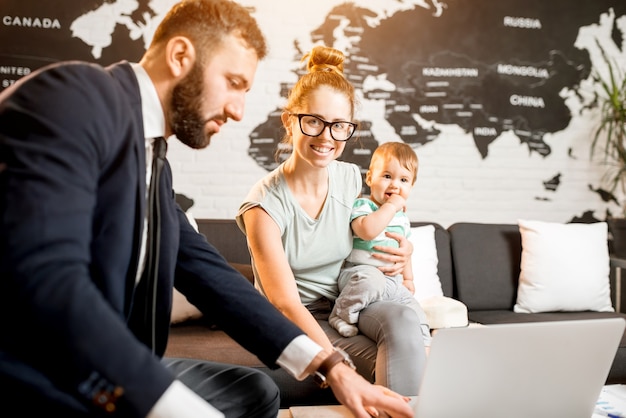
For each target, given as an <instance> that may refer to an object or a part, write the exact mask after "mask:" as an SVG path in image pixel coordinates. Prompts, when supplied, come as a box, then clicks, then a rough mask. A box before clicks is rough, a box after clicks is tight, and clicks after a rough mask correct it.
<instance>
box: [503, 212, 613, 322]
mask: <svg viewBox="0 0 626 418" xmlns="http://www.w3.org/2000/svg"><path fill="white" fill-rule="evenodd" d="M518 224H519V229H520V234H521V237H522V258H521V265H520V269H521V271H520V277H519V285H518V289H517V301H516V304H515V306H514V307H513V310H514V311H515V312H521V313H535V312H555V311H566V312H569V311H600V312H612V311H613V307H612V305H611V291H610V284H609V271H610V267H609V250H608V241H607V238H608V227H607V224H606V222H598V223H593V224H581V223H571V224H561V223H552V222H542V221H531V220H524V219H521V220H519V221H518Z"/></svg>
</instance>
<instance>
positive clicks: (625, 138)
mask: <svg viewBox="0 0 626 418" xmlns="http://www.w3.org/2000/svg"><path fill="white" fill-rule="evenodd" d="M598 47H599V48H600V51H601V53H602V57H603V59H604V64H605V65H606V68H605V72H604V73H605V74H607V75H605V76H603V75H602V73H601V72H600V71H599V70H598V69H593V70H592V71H593V72H592V77H593V79H594V81H595V82H596V83H598V85H599V86H600V92H599V94H598V95H597V102H598V106H599V108H600V122H599V124H598V126H597V127H596V129H595V132H594V136H593V141H592V143H591V157H592V158H593V156H594V151H596V150H601V151H602V163H603V164H604V165H605V167H606V171H605V173H604V175H603V177H602V181H603V183H604V184H606V185H607V186H608V190H609V191H610V192H611V193H615V192H617V193H618V194H619V197H620V198H621V199H622V203H621V212H620V214H619V216H615V215H613V216H609V217H608V219H607V222H608V223H609V228H610V231H611V235H612V236H613V242H612V246H613V252H614V253H615V254H616V255H619V256H621V257H626V202H624V201H623V200H624V196H626V77H625V71H624V69H623V68H621V67H620V66H619V65H618V63H617V62H616V61H615V60H614V59H611V57H609V56H608V55H607V54H606V53H605V51H604V49H603V48H602V47H601V46H600V44H599V43H598ZM620 231H621V232H620ZM622 237H623V238H622Z"/></svg>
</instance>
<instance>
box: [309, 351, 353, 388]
mask: <svg viewBox="0 0 626 418" xmlns="http://www.w3.org/2000/svg"><path fill="white" fill-rule="evenodd" d="M339 363H343V364H345V365H347V366H348V367H350V368H351V369H352V370H356V366H355V365H354V363H353V362H352V360H351V359H350V356H349V355H348V353H346V352H345V351H343V350H342V349H341V348H337V347H334V349H333V352H332V353H331V354H330V355H329V356H328V357H326V358H325V359H324V361H322V364H320V366H319V367H318V368H317V370H316V371H315V374H313V380H314V381H315V383H317V384H318V385H319V387H321V388H322V389H325V388H327V387H328V386H329V384H328V380H326V376H327V375H328V372H330V369H332V368H333V367H335V366H336V365H337V364H339Z"/></svg>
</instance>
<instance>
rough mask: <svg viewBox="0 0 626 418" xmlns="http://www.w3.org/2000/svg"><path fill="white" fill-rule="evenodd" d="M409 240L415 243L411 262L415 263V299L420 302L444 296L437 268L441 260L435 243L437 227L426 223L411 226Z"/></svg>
mask: <svg viewBox="0 0 626 418" xmlns="http://www.w3.org/2000/svg"><path fill="white" fill-rule="evenodd" d="M409 241H411V243H412V244H413V254H412V255H411V263H412V264H413V281H414V283H415V299H417V301H418V302H420V301H422V300H424V299H427V298H430V297H433V296H443V290H442V289H441V281H440V280H439V275H438V270H437V264H438V262H439V260H438V258H437V246H436V245H435V227H434V226H433V225H424V226H418V227H413V228H411V235H409Z"/></svg>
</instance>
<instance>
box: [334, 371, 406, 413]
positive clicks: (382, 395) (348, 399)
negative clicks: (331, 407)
mask: <svg viewBox="0 0 626 418" xmlns="http://www.w3.org/2000/svg"><path fill="white" fill-rule="evenodd" d="M327 379H328V382H329V383H330V387H331V389H332V390H333V393H334V394H335V397H336V398H337V400H338V401H339V402H341V404H342V405H344V406H345V407H346V408H348V409H349V410H350V412H352V414H353V415H354V416H355V418H371V417H386V416H389V417H393V418H412V417H413V411H412V409H411V407H410V406H409V403H408V402H409V398H407V397H405V396H402V395H399V394H397V393H396V392H394V391H392V390H389V389H387V388H386V387H384V386H378V385H373V384H371V383H369V382H368V381H367V380H365V379H364V378H363V377H362V376H361V375H359V374H358V373H357V372H356V371H354V370H352V369H351V368H350V367H348V366H346V365H345V364H343V363H340V364H337V365H336V366H334V367H333V368H332V369H331V370H330V372H329V373H328V376H327Z"/></svg>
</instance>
